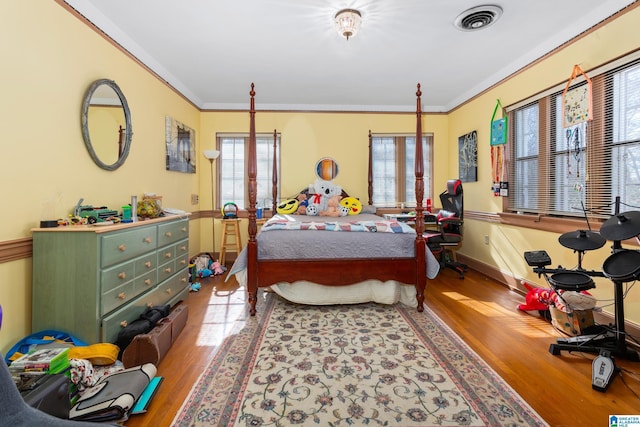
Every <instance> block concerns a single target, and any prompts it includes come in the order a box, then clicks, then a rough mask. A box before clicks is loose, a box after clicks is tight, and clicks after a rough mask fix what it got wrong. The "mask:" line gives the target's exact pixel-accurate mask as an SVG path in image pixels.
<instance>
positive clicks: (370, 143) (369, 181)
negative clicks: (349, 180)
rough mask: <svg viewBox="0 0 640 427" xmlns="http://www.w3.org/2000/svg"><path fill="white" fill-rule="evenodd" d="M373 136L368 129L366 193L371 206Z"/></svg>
mask: <svg viewBox="0 0 640 427" xmlns="http://www.w3.org/2000/svg"><path fill="white" fill-rule="evenodd" d="M372 142H373V136H371V129H369V173H368V175H367V183H368V187H367V193H368V195H369V206H373V144H372Z"/></svg>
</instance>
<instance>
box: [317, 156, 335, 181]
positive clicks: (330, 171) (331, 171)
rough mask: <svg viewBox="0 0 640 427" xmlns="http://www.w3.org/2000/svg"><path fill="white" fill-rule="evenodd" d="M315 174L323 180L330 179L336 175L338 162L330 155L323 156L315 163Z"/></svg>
mask: <svg viewBox="0 0 640 427" xmlns="http://www.w3.org/2000/svg"><path fill="white" fill-rule="evenodd" d="M316 175H317V176H318V178H320V179H324V180H325V181H331V180H332V179H334V178H335V177H336V176H338V163H337V162H336V161H335V160H333V159H332V158H330V157H323V158H322V159H320V160H318V163H316Z"/></svg>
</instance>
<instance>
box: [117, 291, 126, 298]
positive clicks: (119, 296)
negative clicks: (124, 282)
mask: <svg viewBox="0 0 640 427" xmlns="http://www.w3.org/2000/svg"><path fill="white" fill-rule="evenodd" d="M118 298H120V299H125V298H127V296H126V295H125V293H124V292H121V293H119V294H118Z"/></svg>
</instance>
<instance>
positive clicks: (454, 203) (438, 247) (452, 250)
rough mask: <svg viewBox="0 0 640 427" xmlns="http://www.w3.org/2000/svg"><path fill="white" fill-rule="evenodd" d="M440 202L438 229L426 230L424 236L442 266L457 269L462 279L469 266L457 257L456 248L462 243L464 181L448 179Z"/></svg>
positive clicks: (437, 220)
mask: <svg viewBox="0 0 640 427" xmlns="http://www.w3.org/2000/svg"><path fill="white" fill-rule="evenodd" d="M440 202H441V203H442V209H441V210H440V211H439V212H438V214H437V215H436V222H437V230H431V231H426V232H425V235H424V238H425V240H426V242H427V246H428V247H429V249H430V250H431V252H432V253H433V254H434V255H435V256H436V257H437V258H439V260H440V266H441V267H442V268H451V269H453V270H455V271H456V272H458V275H459V277H460V279H464V272H465V271H467V269H468V267H467V266H466V265H465V264H462V263H460V262H458V261H457V259H456V250H457V249H458V248H459V247H460V246H461V245H462V224H463V215H464V205H463V193H462V181H460V180H459V179H450V180H449V181H447V189H446V190H445V191H443V192H442V193H440Z"/></svg>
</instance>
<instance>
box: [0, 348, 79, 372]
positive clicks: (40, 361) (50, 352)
mask: <svg viewBox="0 0 640 427" xmlns="http://www.w3.org/2000/svg"><path fill="white" fill-rule="evenodd" d="M68 354H69V348H42V349H36V350H35V351H33V352H31V353H28V354H25V355H23V356H21V357H20V358H18V359H16V360H14V361H13V362H12V363H11V365H10V366H9V370H11V371H14V372H15V371H23V372H25V371H26V372H29V371H32V372H33V371H43V372H49V371H55V372H57V371H60V370H63V369H64V368H65V367H66V366H68V365H69V357H68Z"/></svg>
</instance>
